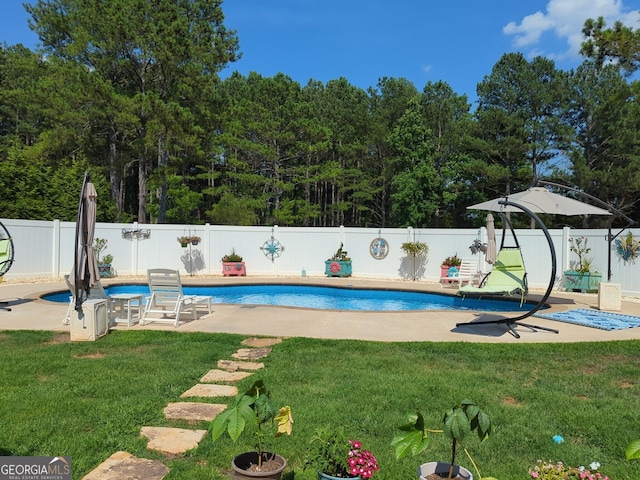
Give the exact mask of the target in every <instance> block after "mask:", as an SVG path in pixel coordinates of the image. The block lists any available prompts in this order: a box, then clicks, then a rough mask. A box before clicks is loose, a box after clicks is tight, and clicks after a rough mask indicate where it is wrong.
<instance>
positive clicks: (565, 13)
mask: <svg viewBox="0 0 640 480" xmlns="http://www.w3.org/2000/svg"><path fill="white" fill-rule="evenodd" d="M598 17H604V19H605V21H606V23H607V26H612V25H613V22H615V21H616V20H620V21H622V22H623V23H625V24H626V25H629V26H631V27H633V28H638V27H639V26H640V24H639V23H638V20H639V19H640V11H639V10H634V11H627V10H625V8H624V5H623V2H622V0H549V1H548V2H547V6H546V13H543V12H540V11H537V12H535V13H533V14H531V15H527V16H526V17H524V18H523V19H522V20H521V21H520V23H516V22H509V23H508V24H507V25H505V26H504V27H503V29H502V32H503V33H504V34H505V35H512V36H514V39H513V45H514V46H515V47H517V48H519V49H523V50H525V49H527V48H528V49H529V50H530V51H528V52H526V54H527V56H528V57H531V56H533V52H536V54H537V55H540V54H542V52H543V51H544V53H545V55H547V56H548V57H551V58H554V59H564V58H577V57H578V56H579V52H580V46H581V44H582V42H583V41H584V38H583V37H582V27H583V25H584V22H585V20H587V19H588V18H594V19H595V18H598ZM547 33H552V34H554V35H555V37H556V39H559V40H560V41H561V42H562V43H561V44H560V45H558V44H557V43H556V44H555V46H554V47H552V48H551V49H554V50H556V51H550V50H551V49H550V48H544V47H543V46H541V45H540V43H541V37H542V35H543V34H547Z"/></svg>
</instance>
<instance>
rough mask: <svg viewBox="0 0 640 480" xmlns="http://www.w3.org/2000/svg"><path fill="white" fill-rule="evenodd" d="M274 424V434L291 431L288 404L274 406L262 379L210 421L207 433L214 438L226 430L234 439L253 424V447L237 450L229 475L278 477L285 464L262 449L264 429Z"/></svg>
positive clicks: (271, 478)
mask: <svg viewBox="0 0 640 480" xmlns="http://www.w3.org/2000/svg"><path fill="white" fill-rule="evenodd" d="M273 424H275V425H277V431H276V434H275V436H276V437H279V436H281V435H282V434H284V433H286V434H287V435H291V430H292V426H293V417H292V415H291V407H289V406H288V405H287V406H284V407H282V408H280V410H277V409H276V407H275V406H274V404H273V402H272V400H271V394H270V392H269V390H268V389H267V387H266V386H265V384H264V382H263V381H262V380H258V381H257V382H255V383H254V384H253V385H252V386H251V387H250V388H249V390H247V391H246V392H244V393H241V394H239V395H237V396H236V398H235V400H234V401H233V403H232V404H231V405H229V407H228V408H227V409H226V410H225V411H224V412H222V413H221V414H219V415H218V416H217V417H216V418H214V419H213V421H212V422H211V428H210V430H211V436H212V438H213V441H214V442H215V441H216V440H217V439H218V438H219V437H220V436H221V435H222V434H224V432H225V431H226V432H227V433H228V434H229V437H231V440H233V442H234V443H235V442H236V441H237V440H238V438H239V437H240V435H241V434H242V432H244V431H245V428H246V427H247V426H248V425H255V427H256V431H255V432H253V433H254V434H255V437H256V440H257V441H256V450H255V451H251V452H245V453H241V454H240V455H237V456H236V457H234V458H233V460H232V462H231V467H232V468H233V471H234V476H233V478H235V479H242V478H256V477H258V478H261V479H269V480H279V479H280V478H281V477H282V472H283V470H284V469H285V467H286V466H287V461H286V459H285V458H284V457H282V456H280V455H278V454H276V453H272V452H267V451H265V450H264V440H265V429H266V428H267V426H268V425H273Z"/></svg>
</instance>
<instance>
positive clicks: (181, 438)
mask: <svg viewBox="0 0 640 480" xmlns="http://www.w3.org/2000/svg"><path fill="white" fill-rule="evenodd" d="M140 434H141V435H142V436H144V437H147V438H148V439H149V443H147V448H148V449H150V450H156V451H158V452H162V453H168V454H170V455H177V454H180V453H184V452H186V451H187V450H192V449H194V448H196V447H197V446H198V444H199V443H200V441H201V440H202V439H203V438H204V436H205V435H206V434H207V431H206V430H186V429H184V428H170V427H142V429H141V430H140ZM120 478H135V477H120Z"/></svg>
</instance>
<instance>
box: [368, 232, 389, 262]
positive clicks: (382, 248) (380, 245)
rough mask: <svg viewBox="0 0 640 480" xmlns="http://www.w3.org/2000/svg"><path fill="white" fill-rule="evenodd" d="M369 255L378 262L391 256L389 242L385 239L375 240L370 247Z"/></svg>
mask: <svg viewBox="0 0 640 480" xmlns="http://www.w3.org/2000/svg"><path fill="white" fill-rule="evenodd" d="M369 253H370V254H371V256H372V257H373V258H375V259H376V260H382V259H383V258H385V257H386V256H387V255H388V254H389V242H387V241H386V240H385V239H384V238H381V237H378V238H374V239H373V240H372V241H371V244H370V245H369Z"/></svg>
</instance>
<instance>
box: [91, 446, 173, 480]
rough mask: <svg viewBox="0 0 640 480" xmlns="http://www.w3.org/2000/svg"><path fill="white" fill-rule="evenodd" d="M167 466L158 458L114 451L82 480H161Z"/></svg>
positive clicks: (167, 470) (166, 471)
mask: <svg viewBox="0 0 640 480" xmlns="http://www.w3.org/2000/svg"><path fill="white" fill-rule="evenodd" d="M168 473H169V468H167V466H166V465H165V464H164V463H162V462H160V461H158V460H147V459H146V458H137V457H134V456H133V455H131V454H130V453H128V452H116V453H114V454H113V455H111V456H110V457H109V458H107V459H106V460H105V461H104V462H102V463H101V464H100V465H98V466H97V467H96V468H95V469H94V470H92V471H91V472H89V473H87V474H86V475H85V476H84V477H82V480H123V479H134V478H135V479H136V480H162V479H163V478H164V477H166V476H167V474H168Z"/></svg>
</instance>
